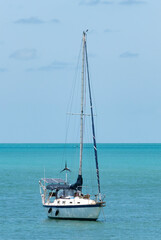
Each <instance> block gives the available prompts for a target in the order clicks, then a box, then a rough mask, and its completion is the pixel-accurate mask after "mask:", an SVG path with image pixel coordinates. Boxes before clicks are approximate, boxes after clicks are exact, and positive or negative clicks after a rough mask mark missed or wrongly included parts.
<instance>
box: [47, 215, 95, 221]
mask: <svg viewBox="0 0 161 240" xmlns="http://www.w3.org/2000/svg"><path fill="white" fill-rule="evenodd" d="M48 218H50V219H57V220H79V221H96V220H97V218H63V217H50V216H48Z"/></svg>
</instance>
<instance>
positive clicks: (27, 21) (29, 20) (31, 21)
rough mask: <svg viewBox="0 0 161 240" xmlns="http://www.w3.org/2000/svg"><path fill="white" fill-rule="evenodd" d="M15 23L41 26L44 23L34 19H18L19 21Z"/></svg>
mask: <svg viewBox="0 0 161 240" xmlns="http://www.w3.org/2000/svg"><path fill="white" fill-rule="evenodd" d="M15 23H16V24H42V23H44V21H43V20H41V19H39V18H36V17H30V18H20V19H19V20H17V21H15Z"/></svg>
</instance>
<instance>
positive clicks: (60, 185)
mask: <svg viewBox="0 0 161 240" xmlns="http://www.w3.org/2000/svg"><path fill="white" fill-rule="evenodd" d="M86 35H87V31H86V32H83V46H82V79H81V112H80V160H79V172H78V177H77V180H76V182H75V183H74V184H70V183H68V181H67V172H68V171H70V169H69V168H68V167H67V163H66V164H65V168H64V169H63V170H62V171H65V172H66V179H65V180H63V179H60V178H45V177H44V178H42V179H41V180H40V181H39V184H40V195H41V198H42V205H43V207H44V208H45V210H46V212H47V216H48V217H49V218H54V219H74V220H97V219H98V217H99V214H100V211H101V208H102V207H104V206H105V202H104V201H103V197H102V196H103V195H102V194H101V190H100V177H99V167H98V156H97V145H96V137H95V127H94V115H93V105H92V95H91V85H90V77H89V69H88V55H87V43H86ZM85 69H86V74H87V79H88V81H87V82H88V92H89V103H90V111H91V112H90V116H91V125H92V134H93V148H94V156H95V163H96V178H97V185H98V193H97V194H96V195H94V198H92V197H91V196H90V194H89V193H88V194H83V191H82V187H83V177H82V159H83V130H84V126H83V123H84V121H83V120H84V116H85V114H84V108H83V107H84V106H83V102H84V82H85V79H84V78H85Z"/></svg>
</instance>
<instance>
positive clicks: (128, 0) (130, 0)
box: [120, 0, 146, 6]
mask: <svg viewBox="0 0 161 240" xmlns="http://www.w3.org/2000/svg"><path fill="white" fill-rule="evenodd" d="M145 3H146V1H140V0H125V1H121V2H120V4H121V5H128V6H130V5H140V4H145Z"/></svg>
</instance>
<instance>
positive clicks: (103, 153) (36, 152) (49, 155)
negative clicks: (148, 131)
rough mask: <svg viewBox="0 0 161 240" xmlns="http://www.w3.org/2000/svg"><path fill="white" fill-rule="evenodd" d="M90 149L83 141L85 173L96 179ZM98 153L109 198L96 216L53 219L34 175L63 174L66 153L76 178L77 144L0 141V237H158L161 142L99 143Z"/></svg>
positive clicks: (37, 179) (102, 181) (102, 179)
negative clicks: (46, 208)
mask: <svg viewBox="0 0 161 240" xmlns="http://www.w3.org/2000/svg"><path fill="white" fill-rule="evenodd" d="M90 150H91V146H90V145H86V146H85V148H84V162H83V164H84V165H83V176H84V178H89V179H90V175H91V176H92V180H93V181H92V182H94V181H95V180H94V179H95V172H94V171H92V170H91V169H93V168H94V162H93V159H92V162H90V163H89V161H88V160H89V158H90V157H91V156H92V155H91V154H92V153H91V151H90ZM98 154H99V166H100V175H101V189H102V192H103V193H104V194H105V195H106V202H107V203H106V204H107V206H106V207H105V208H104V211H103V212H102V213H101V215H100V217H99V219H98V221H97V222H87V221H68V220H66V221H63V220H51V219H48V218H47V217H46V213H45V212H44V209H43V208H42V205H41V199H40V194H39V185H38V181H39V179H40V178H41V177H43V176H44V173H45V176H46V177H64V176H63V175H60V174H59V172H60V170H61V169H62V168H63V167H64V159H65V158H66V159H67V162H68V166H69V167H70V169H71V170H72V173H71V175H70V176H69V178H70V180H71V181H74V180H75V179H76V176H77V167H78V159H79V148H78V145H77V144H69V145H67V147H65V146H64V145H63V144H20V145H19V144H0V239H2V240H8V239H12V240H14V239H27V240H31V239H34V240H35V239H39V240H41V239H45V240H48V239H50V240H51V239H124V240H125V239H155V240H156V239H161V227H160V223H161V144H99V145H98ZM44 169H45V171H44ZM90 181H91V180H88V181H86V180H84V182H85V185H86V184H88V183H90ZM89 188H90V190H91V191H94V190H95V187H93V186H92V185H91V186H89Z"/></svg>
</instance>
